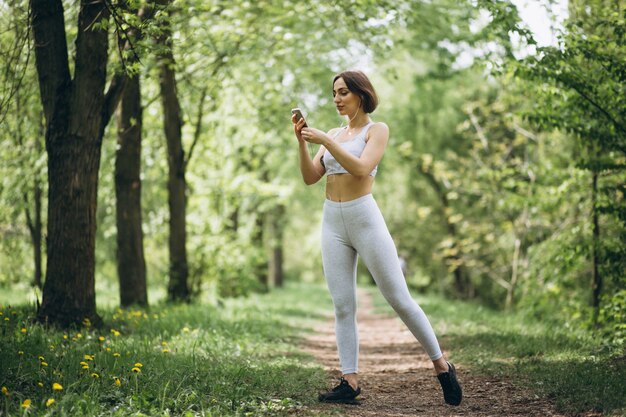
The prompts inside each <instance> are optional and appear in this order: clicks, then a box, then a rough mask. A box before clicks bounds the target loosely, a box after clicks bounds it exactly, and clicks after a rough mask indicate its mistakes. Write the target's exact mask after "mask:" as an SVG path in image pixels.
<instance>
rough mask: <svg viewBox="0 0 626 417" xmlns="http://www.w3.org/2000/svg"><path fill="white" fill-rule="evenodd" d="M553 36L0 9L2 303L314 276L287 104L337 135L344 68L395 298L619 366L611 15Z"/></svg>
mask: <svg viewBox="0 0 626 417" xmlns="http://www.w3.org/2000/svg"><path fill="white" fill-rule="evenodd" d="M545 7H546V8H547V10H548V11H551V10H554V8H556V7H557V5H556V4H552V3H550V2H546V3H545ZM554 33H555V43H554V45H552V46H539V45H537V44H536V42H535V40H534V39H533V34H532V32H531V31H530V30H528V27H527V26H526V25H524V23H523V22H522V21H521V19H520V17H519V13H518V10H517V8H516V7H515V5H513V4H512V3H510V2H509V1H505V0H491V1H489V0H472V1H465V0H455V1H449V0H439V1H435V2H421V1H413V0H394V1H371V0H350V1H343V2H337V1H326V0H322V1H315V2H308V1H304V2H289V1H280V0H262V1H254V2H253V1H217V0H212V1H205V0H176V1H170V0H158V1H154V2H144V1H139V0H127V1H124V0H119V1H110V0H106V1H91V0H89V1H88V0H84V1H80V2H79V1H60V0H58V1H57V0H54V1H52V0H32V1H30V3H29V2H26V1H21V0H4V1H2V2H0V51H1V56H2V59H1V66H2V67H1V71H0V73H1V77H2V79H1V80H0V236H1V239H0V288H1V289H2V293H3V295H2V298H3V302H4V303H23V302H27V301H28V302H31V303H34V302H36V303H37V308H38V310H37V318H38V320H40V321H42V322H48V323H52V324H58V325H61V326H70V325H74V324H79V325H80V324H81V323H82V324H84V323H85V322H87V323H94V324H98V323H100V321H101V318H100V315H99V314H98V311H99V309H101V308H103V307H111V305H121V306H131V305H139V306H147V305H150V304H158V303H161V302H166V301H172V302H180V301H183V302H193V301H194V300H199V299H201V300H212V302H215V303H219V302H220V301H219V300H223V299H226V298H230V297H240V296H246V295H249V294H251V293H254V292H267V291H272V290H273V288H275V287H277V286H281V285H283V284H284V283H285V282H290V281H292V282H295V281H304V282H323V275H322V272H321V261H320V256H319V226H320V220H321V219H320V215H321V207H322V201H323V198H324V191H323V184H322V182H320V183H319V184H318V185H315V186H312V187H306V186H304V185H303V183H302V181H301V178H300V174H299V171H298V160H297V146H296V141H295V138H294V136H293V132H292V128H291V123H290V111H289V110H290V109H291V108H292V107H296V106H299V107H301V108H303V109H304V111H305V113H306V114H307V116H308V117H307V118H308V121H309V124H310V125H312V126H315V127H318V128H321V129H324V130H328V129H330V128H332V127H336V126H338V125H340V124H341V123H342V122H343V120H342V119H341V118H340V117H339V116H338V115H337V114H336V111H335V109H334V107H333V105H332V95H331V90H332V86H331V81H332V77H333V75H334V74H335V73H337V72H340V71H341V70H344V69H349V68H358V69H362V70H364V71H365V72H366V73H367V74H368V75H369V76H370V77H371V79H372V81H373V83H374V85H375V87H376V88H377V90H378V94H379V96H380V101H381V104H380V107H379V108H378V109H377V110H376V112H375V113H374V114H372V118H373V120H377V121H384V122H386V123H387V124H388V125H389V126H390V130H391V138H390V142H389V146H388V149H387V152H386V154H385V157H384V159H383V161H382V165H381V169H380V170H379V175H378V176H377V182H376V186H375V195H376V198H377V200H378V202H379V205H380V206H381V209H382V211H383V213H384V214H385V217H386V220H387V224H388V226H389V228H390V231H391V234H392V236H393V237H394V239H395V241H396V244H397V246H398V249H399V253H400V255H401V256H402V257H403V258H404V259H405V260H406V262H407V281H408V282H409V284H410V286H411V287H412V289H413V290H414V291H416V292H436V293H439V294H441V295H444V296H446V297H449V298H451V299H459V298H460V299H469V300H474V301H475V302H476V303H479V304H481V305H484V306H486V307H488V308H492V309H496V310H517V311H523V312H526V313H528V314H530V315H532V316H533V317H535V318H536V319H537V320H540V321H544V322H548V323H554V325H555V326H559V327H562V326H566V327H575V328H585V329H590V331H592V332H594V334H595V335H596V337H597V338H599V339H600V340H601V341H602V346H603V349H605V350H606V351H607V352H612V353H613V354H616V353H617V354H619V352H623V349H624V346H625V343H626V274H625V273H624V271H626V200H625V198H624V193H625V190H626V185H625V184H626V181H625V180H626V172H625V168H626V98H625V97H626V87H625V82H626V3H624V2H623V1H620V0H587V1H583V0H572V1H570V2H569V3H568V4H567V16H566V17H565V19H564V20H563V21H562V22H561V24H560V25H556V27H555V32H554ZM311 151H312V152H313V151H315V149H314V148H313V147H311ZM360 271H361V272H360V279H361V280H362V281H363V282H364V283H365V282H369V277H368V276H367V271H366V270H365V269H364V268H361V269H360ZM33 288H35V289H33ZM106 291H109V292H110V291H115V292H119V294H120V298H119V300H115V299H113V300H112V299H111V298H108V299H107V298H103V299H104V301H102V302H100V301H99V302H98V303H96V301H97V297H96V295H97V294H101V293H103V292H106ZM35 300H37V301H35ZM294 302H297V301H294ZM217 305H219V304H217Z"/></svg>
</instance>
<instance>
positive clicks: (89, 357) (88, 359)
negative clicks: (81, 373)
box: [84, 355, 93, 361]
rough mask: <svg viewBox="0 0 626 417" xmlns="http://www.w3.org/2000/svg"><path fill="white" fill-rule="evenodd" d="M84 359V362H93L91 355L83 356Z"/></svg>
mask: <svg viewBox="0 0 626 417" xmlns="http://www.w3.org/2000/svg"><path fill="white" fill-rule="evenodd" d="M84 359H85V360H86V361H92V360H93V355H85V356H84Z"/></svg>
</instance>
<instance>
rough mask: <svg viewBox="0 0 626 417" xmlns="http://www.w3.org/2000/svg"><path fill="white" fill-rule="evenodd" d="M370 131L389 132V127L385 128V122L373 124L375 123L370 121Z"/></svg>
mask: <svg viewBox="0 0 626 417" xmlns="http://www.w3.org/2000/svg"><path fill="white" fill-rule="evenodd" d="M372 129H376V130H384V131H389V126H387V123H385V122H375V121H372V125H371V126H370V130H372Z"/></svg>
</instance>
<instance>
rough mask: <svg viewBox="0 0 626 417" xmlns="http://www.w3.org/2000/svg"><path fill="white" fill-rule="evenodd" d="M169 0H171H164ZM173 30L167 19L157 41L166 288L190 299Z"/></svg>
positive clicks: (182, 298) (177, 296)
mask: <svg viewBox="0 0 626 417" xmlns="http://www.w3.org/2000/svg"><path fill="white" fill-rule="evenodd" d="M160 3H161V4H169V1H161V2H160ZM171 35H172V33H171V29H170V27H169V24H168V23H165V24H164V27H163V28H162V34H161V36H159V37H158V39H157V42H158V43H159V45H160V46H161V48H162V50H163V52H162V53H161V55H160V57H159V58H160V62H159V65H160V77H159V85H160V88H161V101H162V103H163V127H164V130H165V137H166V140H167V155H168V157H167V161H168V167H169V173H168V179H167V190H168V204H169V210H170V221H169V226H170V235H169V250H170V277H169V284H168V288H167V293H168V298H169V299H170V300H171V301H189V299H190V297H191V292H190V290H189V285H188V282H187V280H188V275H189V267H188V265H187V248H186V246H187V231H186V205H187V201H186V191H187V184H186V181H185V154H184V151H183V144H182V124H183V121H182V118H181V114H180V103H179V101H178V95H177V94H178V93H177V89H176V74H175V72H174V64H175V61H174V54H173V52H172V36H171Z"/></svg>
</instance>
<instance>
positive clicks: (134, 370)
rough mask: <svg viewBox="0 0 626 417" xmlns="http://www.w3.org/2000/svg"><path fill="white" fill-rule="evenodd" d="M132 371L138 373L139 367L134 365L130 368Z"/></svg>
mask: <svg viewBox="0 0 626 417" xmlns="http://www.w3.org/2000/svg"><path fill="white" fill-rule="evenodd" d="M131 370H132V371H133V372H134V373H136V374H138V373H139V372H141V369H139V368H137V367H134V368H133V369H131Z"/></svg>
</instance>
